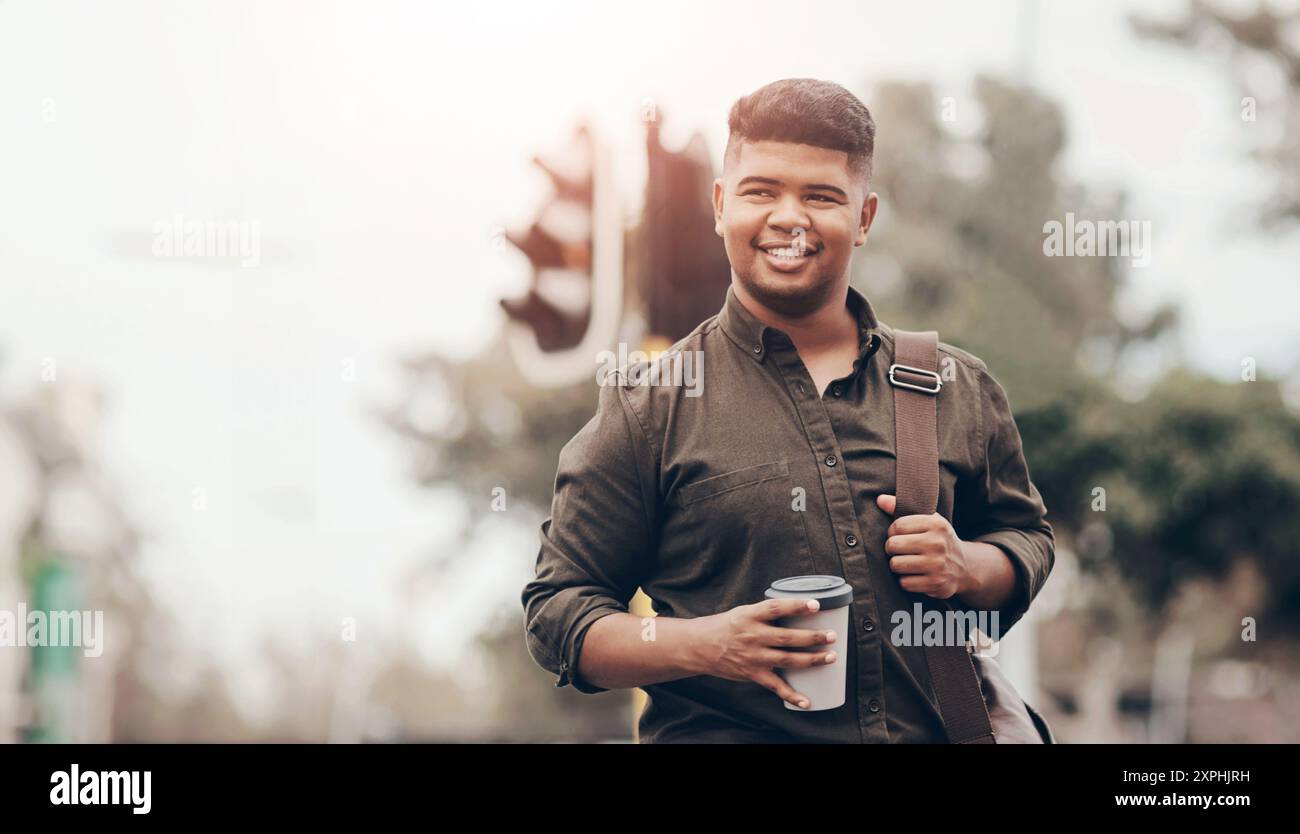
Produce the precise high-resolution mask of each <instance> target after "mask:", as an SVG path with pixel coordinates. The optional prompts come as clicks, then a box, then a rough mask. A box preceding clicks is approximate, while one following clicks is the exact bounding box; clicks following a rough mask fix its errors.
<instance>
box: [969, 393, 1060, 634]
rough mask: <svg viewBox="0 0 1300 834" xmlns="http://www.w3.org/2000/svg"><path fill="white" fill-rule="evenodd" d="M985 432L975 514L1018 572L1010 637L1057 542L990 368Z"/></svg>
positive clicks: (1008, 621) (986, 537)
mask: <svg viewBox="0 0 1300 834" xmlns="http://www.w3.org/2000/svg"><path fill="white" fill-rule="evenodd" d="M980 388H981V391H980V397H981V408H982V414H981V420H980V425H981V434H982V439H983V446H984V453H985V466H984V474H983V478H982V479H981V481H982V482H981V484H980V489H979V490H978V494H979V502H980V505H981V506H980V507H979V508H978V510H977V512H976V513H975V515H976V517H977V518H978V519H979V521H978V530H979V531H980V532H979V534H978V535H975V536H974V537H973V540H974V541H980V542H986V543H988V544H992V545H995V546H997V547H998V548H1000V549H1001V550H1002V551H1003V552H1004V553H1006V554H1007V556H1008V558H1010V560H1011V564H1012V565H1013V566H1014V567H1015V571H1016V587H1015V591H1014V592H1013V593H1012V595H1011V597H1010V598H1009V599H1008V600H1007V602H1006V604H1004V605H1003V606H1002V607H1001V608H999V609H998V625H999V627H1000V631H1001V633H1002V634H1003V635H1005V634H1006V633H1007V632H1008V631H1010V629H1011V627H1012V626H1013V625H1015V624H1016V623H1017V622H1018V621H1019V620H1020V618H1021V617H1023V616H1024V614H1025V612H1026V611H1028V610H1029V605H1030V603H1031V602H1033V600H1034V597H1036V596H1037V595H1038V592H1039V591H1040V590H1041V589H1042V587H1043V584H1044V583H1046V582H1047V576H1048V574H1050V573H1051V571H1052V566H1053V564H1055V561H1056V539H1055V535H1054V533H1053V532H1052V525H1051V524H1049V523H1048V521H1047V507H1046V506H1044V504H1043V498H1042V496H1041V495H1040V494H1039V492H1038V488H1037V487H1035V486H1034V484H1033V481H1031V480H1030V478H1029V466H1028V464H1026V462H1025V454H1024V449H1023V448H1022V446H1021V442H1020V430H1019V429H1018V428H1017V427H1016V421H1015V419H1014V418H1013V417H1012V415H1011V406H1010V404H1009V403H1008V401H1007V394H1006V391H1005V390H1003V388H1002V386H1001V385H1000V384H999V383H998V381H997V380H995V379H994V378H993V376H992V375H991V374H989V373H988V371H987V370H986V369H981V371H980Z"/></svg>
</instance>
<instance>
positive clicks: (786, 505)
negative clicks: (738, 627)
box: [661, 460, 813, 613]
mask: <svg viewBox="0 0 1300 834" xmlns="http://www.w3.org/2000/svg"><path fill="white" fill-rule="evenodd" d="M795 487H796V484H794V483H792V480H791V477H790V468H789V465H788V464H787V463H786V461H783V460H779V461H771V462H769V463H760V464H758V465H756V466H746V467H743V468H741V469H735V470H732V471H731V472H725V473H723V474H721V475H714V476H712V477H709V478H704V479H701V480H698V481H692V482H691V483H689V484H686V485H684V486H682V487H680V488H679V489H678V490H677V495H676V497H675V499H674V501H673V503H675V504H676V505H677V507H678V508H679V511H678V513H677V514H676V515H677V519H676V522H677V523H676V524H675V525H674V526H675V527H676V528H677V529H676V530H675V531H674V532H675V535H674V536H673V538H674V541H675V542H676V543H677V546H676V547H674V548H673V550H674V554H673V556H672V558H671V559H669V560H668V563H667V564H663V565H661V567H662V568H663V569H664V574H663V577H662V578H663V579H665V580H667V581H669V582H671V583H672V584H673V585H675V586H677V587H679V588H681V589H682V590H686V589H688V588H689V589H691V590H698V591H699V592H700V593H701V595H702V596H701V598H702V599H706V600H708V599H711V600H715V601H716V604H717V610H723V608H725V607H729V606H724V605H723V602H722V601H723V600H724V599H729V600H740V601H738V602H735V603H733V604H735V605H742V604H748V603H752V602H759V601H761V600H762V599H763V591H765V590H766V589H767V587H768V585H770V584H771V583H772V581H773V580H776V579H780V578H782V577H786V576H800V575H803V574H808V573H813V560H812V556H811V552H810V550H809V546H808V534H807V531H806V528H805V526H804V525H805V519H804V516H805V512H804V511H803V510H802V509H797V508H796V507H798V508H802V507H805V506H806V505H807V498H806V496H805V499H804V500H803V501H799V502H796V500H795V498H796V493H795ZM806 489H807V487H805V490H806ZM707 613H712V612H707Z"/></svg>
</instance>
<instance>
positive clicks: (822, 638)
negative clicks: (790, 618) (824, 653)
mask: <svg viewBox="0 0 1300 834" xmlns="http://www.w3.org/2000/svg"><path fill="white" fill-rule="evenodd" d="M754 635H755V637H756V639H757V640H758V642H759V643H761V644H762V645H764V646H779V647H782V648H790V647H802V646H822V645H825V644H827V643H834V642H835V632H833V631H816V630H813V629H807V628H784V627H780V626H759V627H758V628H757V629H755V631H754Z"/></svg>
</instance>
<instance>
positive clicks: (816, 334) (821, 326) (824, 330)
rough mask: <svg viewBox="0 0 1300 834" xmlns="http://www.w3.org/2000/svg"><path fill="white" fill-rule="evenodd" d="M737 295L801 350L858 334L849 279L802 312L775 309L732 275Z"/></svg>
mask: <svg viewBox="0 0 1300 834" xmlns="http://www.w3.org/2000/svg"><path fill="white" fill-rule="evenodd" d="M731 283H732V287H734V288H735V291H736V298H737V300H739V301H740V303H741V304H743V305H744V306H745V309H746V310H748V311H749V312H750V313H752V314H753V315H754V318H756V319H758V320H759V321H761V322H763V324H766V325H769V326H771V327H776V328H779V329H781V330H784V331H785V332H786V333H788V334H789V336H790V339H791V340H792V341H793V342H794V344H795V347H796V348H798V349H799V350H800V352H804V351H808V350H813V351H816V350H821V349H825V348H827V347H830V346H832V345H836V344H839V343H840V342H842V341H843V340H845V339H851V340H853V341H854V342H856V341H857V338H858V323H857V321H856V320H855V319H854V317H853V313H852V311H850V310H849V308H848V293H849V285H848V281H843V282H840V283H838V284H837V286H836V287H835V288H834V289H832V290H831V291H830V292H829V293H828V294H827V296H826V299H825V301H823V302H822V303H821V304H820V305H818V306H817V307H815V308H813V309H811V310H809V311H807V312H805V313H799V314H791V313H789V312H781V311H778V310H773V309H772V308H770V307H768V306H767V305H765V304H763V303H762V302H761V301H759V300H758V299H756V298H754V296H752V295H750V293H749V291H748V290H746V289H745V288H744V287H743V286H742V285H741V283H740V282H739V281H737V280H735V278H734V277H733V278H732V282H731Z"/></svg>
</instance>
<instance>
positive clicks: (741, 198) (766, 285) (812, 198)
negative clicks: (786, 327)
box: [713, 142, 877, 316]
mask: <svg viewBox="0 0 1300 834" xmlns="http://www.w3.org/2000/svg"><path fill="white" fill-rule="evenodd" d="M848 163H849V158H848V154H847V153H846V152H844V151H834V150H830V149H827V148H818V147H814V146H812V145H797V144H793V143H790V142H745V143H744V144H743V145H741V147H740V153H739V159H737V160H733V161H732V164H731V165H730V166H729V168H728V169H727V170H726V171H724V172H723V176H722V178H721V179H718V180H715V181H714V183H713V214H714V220H715V225H714V229H715V231H717V233H718V235H719V236H720V237H721V238H722V240H723V242H724V244H725V245H726V248H727V258H728V259H729V260H730V261H731V270H732V272H733V273H734V274H735V276H736V280H737V281H739V283H740V284H741V286H742V287H743V288H744V289H745V290H746V291H747V292H748V293H749V295H751V296H752V297H753V298H754V299H755V300H757V301H759V302H760V303H762V304H763V305H764V306H766V307H767V308H768V309H770V310H773V311H776V312H779V313H782V314H784V315H790V316H799V315H804V314H807V313H810V312H813V311H814V310H816V309H818V308H819V307H820V306H821V305H822V304H824V303H825V302H826V300H827V299H828V298H830V297H831V295H832V293H833V292H834V291H835V290H836V289H837V288H838V287H840V286H841V285H842V284H847V281H848V269H849V261H850V259H851V257H852V254H853V248H854V247H855V246H861V245H862V244H863V243H865V242H866V240H867V230H868V229H869V228H870V227H871V221H872V218H873V217H874V216H875V213H876V203H877V197H876V195H875V194H874V193H871V194H868V193H867V189H868V184H867V183H866V182H865V177H863V176H861V175H858V174H855V173H853V172H851V171H850V170H849V164H848Z"/></svg>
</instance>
